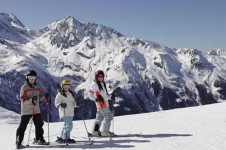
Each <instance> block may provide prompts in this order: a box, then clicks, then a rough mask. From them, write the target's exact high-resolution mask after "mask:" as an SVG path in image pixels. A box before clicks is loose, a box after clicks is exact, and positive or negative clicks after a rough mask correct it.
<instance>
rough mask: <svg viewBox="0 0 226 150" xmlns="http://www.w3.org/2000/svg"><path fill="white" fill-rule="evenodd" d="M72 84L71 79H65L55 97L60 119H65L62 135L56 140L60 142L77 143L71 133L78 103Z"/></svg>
mask: <svg viewBox="0 0 226 150" xmlns="http://www.w3.org/2000/svg"><path fill="white" fill-rule="evenodd" d="M70 84H71V83H70V80H68V79H64V80H63V81H62V82H61V88H60V89H59V90H58V94H57V96H56V98H55V106H56V108H58V110H59V116H60V119H61V120H63V121H64V127H63V128H62V130H61V135H60V137H57V140H56V142H58V143H75V140H74V139H71V138H70V133H71V131H72V128H73V122H72V121H73V117H74V108H75V107H76V106H77V103H76V101H75V98H74V94H73V92H72V91H71V90H70Z"/></svg>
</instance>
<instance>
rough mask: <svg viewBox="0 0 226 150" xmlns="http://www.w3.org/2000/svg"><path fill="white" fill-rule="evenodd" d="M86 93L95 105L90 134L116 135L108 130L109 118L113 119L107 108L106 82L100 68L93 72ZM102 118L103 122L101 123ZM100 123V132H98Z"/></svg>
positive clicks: (97, 135) (98, 135)
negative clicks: (93, 75)
mask: <svg viewBox="0 0 226 150" xmlns="http://www.w3.org/2000/svg"><path fill="white" fill-rule="evenodd" d="M88 95H89V98H90V99H91V100H93V101H94V102H96V107H97V113H96V119H95V121H94V125H93V130H92V136H96V137H100V136H111V137H115V136H117V135H115V134H114V133H111V132H110V131H109V130H110V126H111V120H112V119H113V114H112V112H111V110H110V108H109V103H108V99H109V98H108V94H107V88H106V83H105V81H104V72H103V71H102V70H98V71H97V72H96V73H95V80H94V81H93V82H92V85H91V88H90V90H89V92H88ZM103 120H104V122H103V123H102V121H103ZM101 124H102V132H100V127H101Z"/></svg>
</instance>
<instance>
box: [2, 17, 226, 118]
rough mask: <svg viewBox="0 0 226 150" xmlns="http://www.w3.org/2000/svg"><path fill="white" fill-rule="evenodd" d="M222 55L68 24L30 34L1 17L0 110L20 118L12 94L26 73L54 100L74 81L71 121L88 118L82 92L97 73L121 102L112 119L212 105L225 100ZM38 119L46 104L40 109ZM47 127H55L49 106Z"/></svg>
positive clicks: (91, 111) (90, 108) (90, 111)
mask: <svg viewBox="0 0 226 150" xmlns="http://www.w3.org/2000/svg"><path fill="white" fill-rule="evenodd" d="M225 62H226V50H224V49H215V50H212V51H210V52H203V51H200V50H197V49H189V48H168V47H166V46H162V45H159V44H157V43H155V42H150V41H146V40H141V39H138V38H135V37H133V36H126V35H123V34H121V33H120V32H118V31H115V30H114V29H112V28H110V27H106V26H103V25H98V24H94V23H81V22H79V21H77V20H76V19H74V18H73V17H70V16H69V17H67V18H65V19H64V20H61V21H56V22H53V23H52V24H50V25H48V26H46V27H44V28H42V29H40V30H39V31H38V32H37V33H36V32H35V31H33V30H31V29H29V28H27V27H25V26H24V25H23V24H22V23H21V21H19V19H17V17H16V16H14V15H13V14H7V13H1V14H0V106H2V107H4V108H7V109H9V110H13V111H15V112H19V111H20V107H19V105H20V104H19V98H18V97H19V95H18V94H19V90H20V87H21V85H22V84H23V82H24V78H25V76H24V74H25V73H26V72H27V70H29V69H34V70H36V71H37V72H38V82H39V84H40V85H41V87H42V89H43V91H45V93H51V96H52V100H53V101H54V98H55V96H56V94H57V88H59V82H60V81H61V80H62V79H63V78H69V79H71V80H72V81H73V85H72V88H73V89H74V90H75V92H76V98H77V101H78V102H79V104H80V106H81V107H80V108H79V109H77V110H75V112H76V118H77V119H81V118H82V117H84V118H93V117H94V116H95V104H94V103H93V102H92V101H89V100H88V99H87V96H86V91H87V89H88V88H89V86H90V84H91V81H92V80H93V77H94V72H95V71H96V70H98V69H101V70H103V71H104V72H106V78H105V80H106V83H107V87H108V92H109V94H110V93H112V92H115V94H116V95H117V97H119V98H121V99H123V101H120V104H121V106H120V107H118V108H117V110H116V115H126V114H135V113H144V112H152V111H159V110H168V109H174V108H182V107H189V106H197V105H205V104H211V103H217V102H220V101H223V100H225V99H226V63H225ZM42 108H43V112H42V113H43V115H44V113H45V104H43V106H42ZM51 119H52V121H56V120H58V112H57V109H56V108H55V107H54V106H53V104H52V115H51Z"/></svg>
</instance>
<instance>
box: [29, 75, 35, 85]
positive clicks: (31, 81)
mask: <svg viewBox="0 0 226 150" xmlns="http://www.w3.org/2000/svg"><path fill="white" fill-rule="evenodd" d="M36 78H37V77H36V76H28V82H29V83H31V84H33V83H35V80H36Z"/></svg>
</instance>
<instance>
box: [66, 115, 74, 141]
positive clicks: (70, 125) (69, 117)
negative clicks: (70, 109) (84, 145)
mask: <svg viewBox="0 0 226 150" xmlns="http://www.w3.org/2000/svg"><path fill="white" fill-rule="evenodd" d="M72 121H73V117H72V116H68V117H67V124H68V128H67V139H70V135H71V131H72V128H73V122H72Z"/></svg>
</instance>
